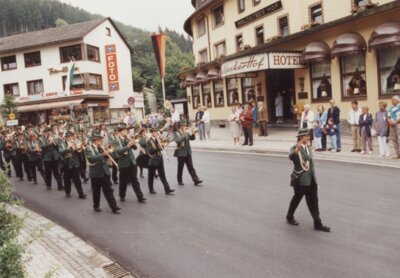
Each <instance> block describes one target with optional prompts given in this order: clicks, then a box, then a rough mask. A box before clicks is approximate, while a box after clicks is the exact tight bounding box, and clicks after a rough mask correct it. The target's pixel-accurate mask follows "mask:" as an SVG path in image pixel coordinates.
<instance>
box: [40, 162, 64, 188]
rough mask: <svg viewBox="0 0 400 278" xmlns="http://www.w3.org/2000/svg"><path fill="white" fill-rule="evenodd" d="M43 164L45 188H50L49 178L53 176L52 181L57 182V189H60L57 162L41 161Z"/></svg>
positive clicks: (60, 183)
mask: <svg viewBox="0 0 400 278" xmlns="http://www.w3.org/2000/svg"><path fill="white" fill-rule="evenodd" d="M43 163H44V172H45V176H46V180H45V181H46V186H47V187H51V179H52V178H51V176H52V175H53V176H54V179H55V180H56V182H57V185H58V188H59V189H60V188H62V181H61V175H60V171H59V164H58V160H51V161H43Z"/></svg>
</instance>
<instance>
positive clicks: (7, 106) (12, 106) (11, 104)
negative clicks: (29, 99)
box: [0, 95, 18, 119]
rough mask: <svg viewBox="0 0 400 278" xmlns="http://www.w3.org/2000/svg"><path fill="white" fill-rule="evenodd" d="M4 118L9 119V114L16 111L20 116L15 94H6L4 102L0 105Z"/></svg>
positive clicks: (16, 114)
mask: <svg viewBox="0 0 400 278" xmlns="http://www.w3.org/2000/svg"><path fill="white" fill-rule="evenodd" d="M0 110H1V114H2V116H3V119H7V118H8V115H10V114H11V113H14V114H15V116H17V118H18V110H17V102H16V99H15V97H14V96H13V95H5V96H4V99H3V103H2V104H1V106H0Z"/></svg>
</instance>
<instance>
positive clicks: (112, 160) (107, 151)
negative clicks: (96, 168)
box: [99, 144, 118, 169]
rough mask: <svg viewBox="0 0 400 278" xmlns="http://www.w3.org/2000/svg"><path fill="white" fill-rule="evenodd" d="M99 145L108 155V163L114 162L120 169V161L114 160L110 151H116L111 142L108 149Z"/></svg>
mask: <svg viewBox="0 0 400 278" xmlns="http://www.w3.org/2000/svg"><path fill="white" fill-rule="evenodd" d="M99 147H100V149H101V150H102V151H103V154H105V155H106V156H107V157H108V165H109V166H111V165H110V164H114V166H115V167H117V169H118V163H117V162H116V161H115V160H114V158H113V157H112V156H111V154H110V152H109V151H111V153H113V152H114V151H115V149H114V147H113V146H112V145H111V144H109V145H108V146H107V149H106V148H104V147H102V146H99Z"/></svg>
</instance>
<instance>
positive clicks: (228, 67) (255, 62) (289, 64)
mask: <svg viewBox="0 0 400 278" xmlns="http://www.w3.org/2000/svg"><path fill="white" fill-rule="evenodd" d="M301 55H302V54H301V52H270V53H263V54H257V55H250V56H246V57H242V58H238V59H235V60H231V61H227V62H225V63H223V64H222V65H221V77H227V76H233V75H237V74H242V73H249V72H258V71H263V70H268V69H299V68H304V65H302V64H301V63H300V61H301Z"/></svg>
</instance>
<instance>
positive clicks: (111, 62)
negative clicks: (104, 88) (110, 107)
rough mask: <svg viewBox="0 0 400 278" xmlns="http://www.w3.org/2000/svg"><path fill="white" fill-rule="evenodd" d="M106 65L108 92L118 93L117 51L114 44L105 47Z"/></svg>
mask: <svg viewBox="0 0 400 278" xmlns="http://www.w3.org/2000/svg"><path fill="white" fill-rule="evenodd" d="M105 48H106V63H107V76H108V89H109V91H111V92H113V91H119V77H118V62H117V50H116V47H115V44H110V45H106V46H105Z"/></svg>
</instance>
